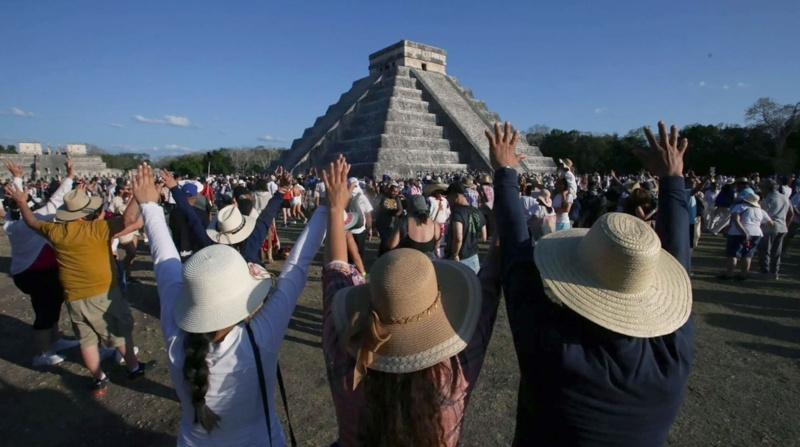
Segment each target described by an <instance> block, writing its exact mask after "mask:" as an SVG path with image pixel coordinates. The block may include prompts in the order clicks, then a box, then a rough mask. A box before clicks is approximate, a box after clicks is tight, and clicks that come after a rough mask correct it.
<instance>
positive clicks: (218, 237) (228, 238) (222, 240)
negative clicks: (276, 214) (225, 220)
mask: <svg viewBox="0 0 800 447" xmlns="http://www.w3.org/2000/svg"><path fill="white" fill-rule="evenodd" d="M217 216H218V215H217ZM217 216H214V218H213V219H211V222H209V224H208V227H207V228H206V234H208V237H209V238H211V240H212V241H214V243H217V244H225V245H234V244H238V243H239V242H242V241H243V240H245V239H247V238H248V236H250V233H252V232H253V228H255V227H256V219H255V218H254V217H250V216H243V217H244V227H242V229H241V230H239V231H237V232H236V233H232V234H225V233H220V232H219V231H217V222H218V221H219V219H218V218H217Z"/></svg>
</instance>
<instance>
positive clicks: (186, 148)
mask: <svg viewBox="0 0 800 447" xmlns="http://www.w3.org/2000/svg"><path fill="white" fill-rule="evenodd" d="M164 149H169V150H175V149H180V150H182V151H189V150H191V149H189V148H188V147H186V146H178V145H177V144H165V145H164Z"/></svg>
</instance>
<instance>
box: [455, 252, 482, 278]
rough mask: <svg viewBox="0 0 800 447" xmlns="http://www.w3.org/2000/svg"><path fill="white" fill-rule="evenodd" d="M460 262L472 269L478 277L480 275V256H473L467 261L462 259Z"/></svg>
mask: <svg viewBox="0 0 800 447" xmlns="http://www.w3.org/2000/svg"><path fill="white" fill-rule="evenodd" d="M458 262H460V263H462V264H464V265H466V266H467V267H469V268H471V269H472V271H474V272H475V274H476V275H477V274H478V271H480V269H481V261H480V260H479V259H478V255H472V256H470V257H468V258H466V259H461V260H459V261H458Z"/></svg>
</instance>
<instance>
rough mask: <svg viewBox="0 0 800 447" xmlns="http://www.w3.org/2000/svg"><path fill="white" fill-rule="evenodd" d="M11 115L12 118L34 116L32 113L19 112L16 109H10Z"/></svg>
mask: <svg viewBox="0 0 800 447" xmlns="http://www.w3.org/2000/svg"><path fill="white" fill-rule="evenodd" d="M11 114H12V115H14V116H36V115H34V113H33V112H26V111H24V110H20V109H18V108H16V107H12V108H11Z"/></svg>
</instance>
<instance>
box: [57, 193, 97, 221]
mask: <svg viewBox="0 0 800 447" xmlns="http://www.w3.org/2000/svg"><path fill="white" fill-rule="evenodd" d="M102 205H103V198H102V197H89V195H88V194H86V192H84V191H81V190H79V189H73V190H72V191H70V192H68V193H67V194H65V195H64V204H63V205H61V206H60V207H58V210H56V219H58V220H60V221H62V222H71V221H73V220H78V219H83V218H85V217H89V216H91V215H92V214H94V212H95V211H97V210H98V209H99V208H100V207H101V206H102Z"/></svg>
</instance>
